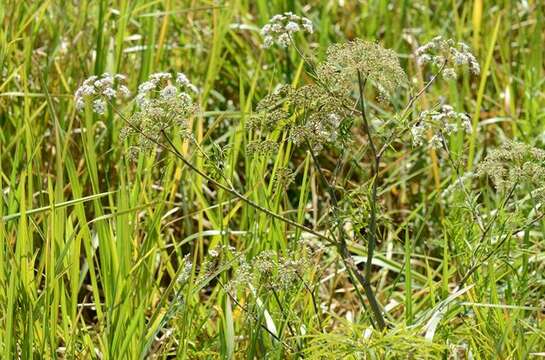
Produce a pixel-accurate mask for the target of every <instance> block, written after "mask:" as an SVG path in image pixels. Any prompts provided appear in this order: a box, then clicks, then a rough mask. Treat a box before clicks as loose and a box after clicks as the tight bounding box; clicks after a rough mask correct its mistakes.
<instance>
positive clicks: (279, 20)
mask: <svg viewBox="0 0 545 360" xmlns="http://www.w3.org/2000/svg"><path fill="white" fill-rule="evenodd" d="M297 32H306V33H309V34H312V33H313V32H314V28H313V26H312V21H310V20H309V19H307V18H305V17H302V16H298V15H295V14H293V13H291V12H287V13H284V14H278V15H275V16H273V17H272V18H271V19H270V20H269V22H268V23H267V24H266V25H265V26H263V28H262V29H261V34H262V35H263V37H264V43H263V47H265V48H269V47H271V46H272V45H273V44H275V43H276V44H277V45H279V46H281V47H284V48H285V47H287V46H288V45H289V44H290V41H291V39H292V36H293V34H295V33H297Z"/></svg>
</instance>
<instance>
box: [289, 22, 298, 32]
mask: <svg viewBox="0 0 545 360" xmlns="http://www.w3.org/2000/svg"><path fill="white" fill-rule="evenodd" d="M286 30H287V31H288V32H297V31H299V25H297V23H295V22H293V21H290V22H289V23H287V24H286Z"/></svg>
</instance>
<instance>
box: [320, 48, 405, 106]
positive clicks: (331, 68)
mask: <svg viewBox="0 0 545 360" xmlns="http://www.w3.org/2000/svg"><path fill="white" fill-rule="evenodd" d="M317 74H318V78H319V79H320V80H321V81H322V82H323V83H324V84H325V85H326V86H327V87H328V88H330V90H331V91H333V92H335V93H337V94H338V95H339V96H346V94H350V93H351V92H353V90H354V87H356V91H357V86H358V74H359V77H361V78H362V81H365V82H370V83H371V84H372V85H373V86H374V87H375V88H376V90H377V91H378V93H379V99H387V98H389V96H390V95H392V94H393V93H394V92H395V90H397V89H398V88H399V87H400V86H403V85H405V84H407V83H408V80H407V75H406V74H405V71H404V70H403V69H402V68H401V65H400V64H399V59H398V56H397V54H396V53H395V52H394V51H392V50H390V49H385V48H383V47H382V46H380V45H379V44H377V43H374V42H370V41H365V40H361V39H355V40H353V41H349V42H346V43H343V44H333V45H331V46H330V47H329V48H328V49H327V58H326V61H324V62H322V63H321V64H320V65H319V66H318V69H317Z"/></svg>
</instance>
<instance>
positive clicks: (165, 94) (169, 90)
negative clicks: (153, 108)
mask: <svg viewBox="0 0 545 360" xmlns="http://www.w3.org/2000/svg"><path fill="white" fill-rule="evenodd" d="M177 91H178V90H177V89H176V87H175V86H173V85H168V86H166V87H165V88H164V89H163V90H161V97H162V98H163V99H170V98H171V97H174V96H176V92H177Z"/></svg>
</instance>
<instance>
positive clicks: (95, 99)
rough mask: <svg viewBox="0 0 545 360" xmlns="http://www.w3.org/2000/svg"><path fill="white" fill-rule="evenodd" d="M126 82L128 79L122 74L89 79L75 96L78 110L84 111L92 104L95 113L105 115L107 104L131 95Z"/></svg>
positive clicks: (94, 76)
mask: <svg viewBox="0 0 545 360" xmlns="http://www.w3.org/2000/svg"><path fill="white" fill-rule="evenodd" d="M125 82H126V77H125V75H122V74H115V75H111V74H109V73H104V74H102V75H101V76H100V77H99V76H96V75H93V76H91V77H89V78H87V79H86V80H85V81H84V82H83V84H82V85H81V86H80V87H79V88H78V89H77V90H76V93H75V94H74V100H75V101H76V109H77V110H78V111H82V110H83V109H84V108H85V104H87V103H88V104H91V106H92V110H93V112H95V113H97V114H99V115H103V114H104V113H105V112H106V105H107V102H111V101H114V100H115V99H116V98H118V97H121V98H124V99H126V98H128V97H129V96H130V95H131V93H130V91H129V89H128V88H127V86H125Z"/></svg>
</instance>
